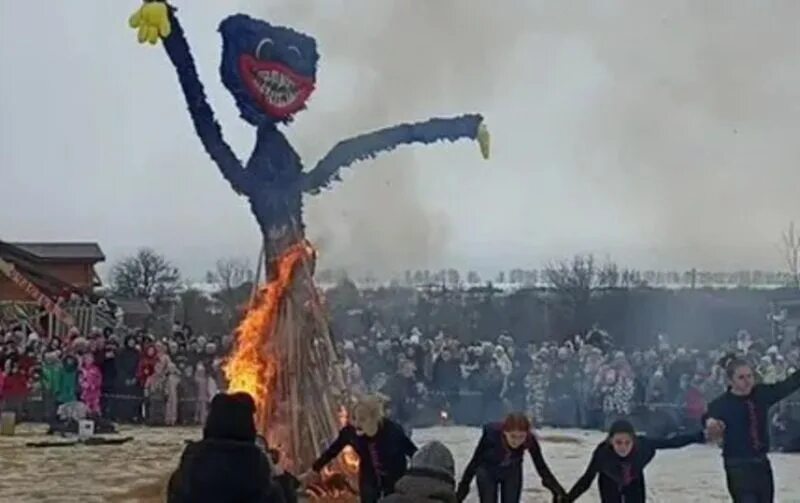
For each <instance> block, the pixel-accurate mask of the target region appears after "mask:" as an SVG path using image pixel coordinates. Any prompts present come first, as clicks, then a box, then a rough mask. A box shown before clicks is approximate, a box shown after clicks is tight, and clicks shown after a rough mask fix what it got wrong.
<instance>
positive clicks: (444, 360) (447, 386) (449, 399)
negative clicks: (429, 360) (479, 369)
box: [433, 349, 461, 407]
mask: <svg viewBox="0 0 800 503" xmlns="http://www.w3.org/2000/svg"><path fill="white" fill-rule="evenodd" d="M433 386H434V387H435V388H436V390H438V391H440V392H442V393H443V394H444V398H445V404H444V405H445V406H448V405H449V406H450V407H452V406H453V405H454V404H456V403H458V398H459V392H460V390H461V365H460V364H459V363H458V362H457V361H456V360H455V358H453V354H452V352H450V350H448V349H445V350H443V351H442V352H441V354H440V355H439V358H437V359H436V361H435V362H434V364H433Z"/></svg>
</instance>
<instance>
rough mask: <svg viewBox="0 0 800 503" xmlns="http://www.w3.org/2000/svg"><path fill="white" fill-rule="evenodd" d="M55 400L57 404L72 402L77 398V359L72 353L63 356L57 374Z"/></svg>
mask: <svg viewBox="0 0 800 503" xmlns="http://www.w3.org/2000/svg"><path fill="white" fill-rule="evenodd" d="M57 386H58V387H57V393H56V402H57V403H58V405H63V404H65V403H70V402H74V401H76V400H77V399H78V359H77V358H75V357H74V356H72V355H67V356H65V357H64V360H63V364H62V365H61V372H60V373H59V375H58V385H57Z"/></svg>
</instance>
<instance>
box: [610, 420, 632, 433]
mask: <svg viewBox="0 0 800 503" xmlns="http://www.w3.org/2000/svg"><path fill="white" fill-rule="evenodd" d="M617 433H627V434H628V435H631V436H634V435H636V429H635V428H634V427H633V424H631V422H630V421H627V420H625V419H617V420H616V421H614V422H613V423H611V428H609V429H608V436H609V437H610V436H613V435H616V434H617Z"/></svg>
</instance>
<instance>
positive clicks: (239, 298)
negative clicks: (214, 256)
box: [206, 258, 255, 328]
mask: <svg viewBox="0 0 800 503" xmlns="http://www.w3.org/2000/svg"><path fill="white" fill-rule="evenodd" d="M254 278H255V272H254V271H253V269H252V267H250V262H249V261H247V260H246V259H237V258H228V259H220V260H217V263H216V266H215V268H214V270H213V271H209V272H208V273H206V279H207V280H208V281H209V282H210V283H215V284H217V285H218V286H219V291H217V292H216V293H215V294H214V299H215V300H216V301H217V302H218V303H219V305H220V307H221V308H222V315H223V319H224V320H225V324H226V325H227V327H228V328H232V327H233V326H234V324H235V323H236V322H237V321H238V319H239V315H240V314H241V311H242V310H243V308H244V307H245V306H246V304H247V301H248V299H249V297H250V292H251V287H252V285H253V280H254Z"/></svg>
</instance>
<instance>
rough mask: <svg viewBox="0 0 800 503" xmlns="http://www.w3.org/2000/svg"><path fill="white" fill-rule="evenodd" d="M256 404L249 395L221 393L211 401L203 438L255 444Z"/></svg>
mask: <svg viewBox="0 0 800 503" xmlns="http://www.w3.org/2000/svg"><path fill="white" fill-rule="evenodd" d="M255 412H256V404H255V402H254V401H253V397H251V396H250V395H248V394H247V393H233V394H230V395H229V394H225V393H220V394H218V395H216V396H214V398H213V400H211V407H210V408H209V411H208V418H207V419H206V425H205V427H204V428H203V438H207V439H208V438H213V439H217V440H238V441H241V442H255V440H256V424H255V419H254V417H253V415H254V414H255Z"/></svg>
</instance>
